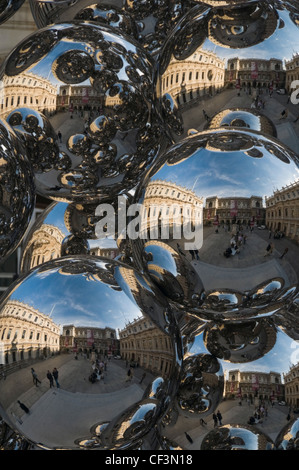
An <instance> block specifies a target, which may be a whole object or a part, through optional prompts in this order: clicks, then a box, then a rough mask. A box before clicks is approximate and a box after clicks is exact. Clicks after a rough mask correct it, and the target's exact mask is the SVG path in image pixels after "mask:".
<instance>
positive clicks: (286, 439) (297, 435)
mask: <svg viewBox="0 0 299 470" xmlns="http://www.w3.org/2000/svg"><path fill="white" fill-rule="evenodd" d="M275 447H276V449H277V450H299V419H298V418H293V419H292V420H291V421H290V422H289V423H288V424H286V425H285V426H284V427H283V429H282V430H281V432H280V433H279V435H278V436H277V438H276V441H275Z"/></svg>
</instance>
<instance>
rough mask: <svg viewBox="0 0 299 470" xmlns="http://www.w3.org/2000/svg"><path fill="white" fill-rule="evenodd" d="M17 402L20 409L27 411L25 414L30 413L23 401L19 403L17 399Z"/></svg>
mask: <svg viewBox="0 0 299 470" xmlns="http://www.w3.org/2000/svg"><path fill="white" fill-rule="evenodd" d="M18 403H19V405H20V408H22V410H23V411H25V413H27V414H29V413H30V410H29V408H27V406H26V405H24V403H21V402H20V401H19V400H18Z"/></svg>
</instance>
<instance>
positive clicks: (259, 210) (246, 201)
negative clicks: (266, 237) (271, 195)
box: [203, 196, 266, 226]
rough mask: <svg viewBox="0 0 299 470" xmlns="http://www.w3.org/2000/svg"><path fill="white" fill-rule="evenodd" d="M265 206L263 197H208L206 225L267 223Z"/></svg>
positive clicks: (205, 209)
mask: <svg viewBox="0 0 299 470" xmlns="http://www.w3.org/2000/svg"><path fill="white" fill-rule="evenodd" d="M265 214H266V211H265V208H264V207H263V198H262V197H260V196H251V197H235V196H234V197H225V198H219V197H218V196H213V197H208V198H206V204H205V208H204V216H203V217H204V225H210V224H212V223H215V224H225V225H231V224H243V225H246V226H247V225H250V226H253V225H262V224H264V223H265Z"/></svg>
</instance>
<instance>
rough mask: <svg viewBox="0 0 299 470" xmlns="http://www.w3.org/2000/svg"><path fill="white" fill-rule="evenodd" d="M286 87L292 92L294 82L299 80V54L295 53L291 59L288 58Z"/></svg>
mask: <svg viewBox="0 0 299 470" xmlns="http://www.w3.org/2000/svg"><path fill="white" fill-rule="evenodd" d="M285 67H286V89H287V92H288V93H290V92H291V91H292V82H293V81H295V80H299V54H298V52H297V53H296V54H293V57H292V58H291V59H290V60H286V62H285Z"/></svg>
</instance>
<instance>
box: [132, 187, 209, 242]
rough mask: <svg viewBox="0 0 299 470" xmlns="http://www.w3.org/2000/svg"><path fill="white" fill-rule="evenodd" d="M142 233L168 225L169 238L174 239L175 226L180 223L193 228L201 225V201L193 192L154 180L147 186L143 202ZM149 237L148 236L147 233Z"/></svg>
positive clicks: (179, 225)
mask: <svg viewBox="0 0 299 470" xmlns="http://www.w3.org/2000/svg"><path fill="white" fill-rule="evenodd" d="M142 205H143V214H142V229H141V232H142V233H146V232H149V227H150V226H151V227H154V226H155V223H154V221H156V223H157V226H160V225H161V222H163V226H164V227H165V226H166V225H167V224H168V227H169V235H170V237H173V238H175V236H174V233H175V232H176V226H178V228H179V227H181V226H182V223H184V224H190V225H191V227H194V226H195V225H196V224H199V223H202V211H203V199H202V198H200V197H198V196H197V195H196V194H195V192H193V191H192V190H190V189H188V188H185V187H183V186H180V185H177V184H175V183H173V182H171V181H163V180H155V181H152V182H150V183H149V184H148V186H147V188H146V192H145V198H144V201H143V204H142ZM148 235H149V236H150V234H149V233H148Z"/></svg>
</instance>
